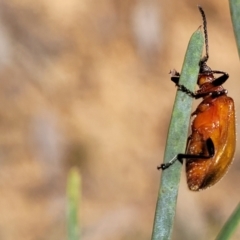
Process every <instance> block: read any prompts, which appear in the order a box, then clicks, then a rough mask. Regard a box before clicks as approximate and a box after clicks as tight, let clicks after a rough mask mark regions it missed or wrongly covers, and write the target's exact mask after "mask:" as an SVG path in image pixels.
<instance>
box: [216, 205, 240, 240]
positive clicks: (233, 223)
mask: <svg viewBox="0 0 240 240" xmlns="http://www.w3.org/2000/svg"><path fill="white" fill-rule="evenodd" d="M239 224H240V203H239V204H238V205H237V207H236V209H235V210H234V212H233V213H232V215H231V216H230V217H229V219H228V220H227V222H226V223H225V224H224V226H223V228H222V229H221V231H220V233H219V234H218V236H217V238H216V240H228V239H230V238H231V236H232V235H233V233H234V231H235V230H236V228H237V226H238V225H239Z"/></svg>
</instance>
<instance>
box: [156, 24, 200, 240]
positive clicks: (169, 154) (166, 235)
mask: <svg viewBox="0 0 240 240" xmlns="http://www.w3.org/2000/svg"><path fill="white" fill-rule="evenodd" d="M203 43H204V38H203V35H202V32H201V30H200V29H198V30H197V31H196V32H194V33H193V35H192V37H191V39H190V41H189V44H188V48H187V52H186V55H185V59H184V64H183V67H182V71H181V77H180V82H179V83H180V84H183V85H184V86H186V87H187V88H188V89H189V90H191V91H194V88H195V86H196V81H197V78H198V73H199V61H200V58H201V55H202V49H203ZM192 101H193V99H192V98H191V97H189V96H188V95H187V94H186V93H184V92H182V91H177V95H176V98H175V103H174V107H173V112H172V119H171V122H170V126H169V130H168V138H167V143H166V149H165V155H164V162H165V163H166V162H169V160H171V159H172V158H173V157H175V156H176V155H177V154H178V153H183V152H185V147H186V141H187V135H188V126H189V120H190V115H191V106H192ZM181 166H182V164H181V163H180V162H179V161H177V162H176V163H174V164H173V165H172V166H170V167H169V168H167V169H165V170H164V171H162V176H161V184H160V187H159V192H158V199H157V206H156V212H155V220H154V226H153V233H152V240H167V239H171V233H172V228H173V221H174V216H175V209H176V201H177V195H178V185H179V181H180V172H181Z"/></svg>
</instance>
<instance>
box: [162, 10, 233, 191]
mask: <svg viewBox="0 0 240 240" xmlns="http://www.w3.org/2000/svg"><path fill="white" fill-rule="evenodd" d="M198 8H199V11H200V13H201V15H202V19H203V29H204V35H205V48H206V55H205V56H204V57H202V59H201V60H200V62H199V66H200V70H199V75H198V81H197V84H198V86H199V89H198V90H197V91H196V92H195V93H194V92H192V91H190V90H188V89H187V88H186V87H185V86H183V85H180V84H179V83H178V82H179V78H180V74H179V73H178V72H177V71H176V70H174V71H172V77H171V80H172V81H173V82H174V83H175V84H176V86H177V87H178V90H180V91H183V92H185V93H186V94H188V95H190V96H191V97H193V98H195V99H199V98H203V100H202V102H201V103H200V104H199V105H198V107H197V109H196V110H195V111H194V112H193V113H192V117H195V118H194V119H193V121H192V125H191V135H190V136H189V137H188V141H187V146H186V152H185V153H184V154H182V153H180V154H178V155H177V156H176V157H174V158H173V159H172V160H170V161H169V162H168V163H163V164H161V165H160V166H159V167H158V169H162V170H164V169H166V168H168V167H169V166H171V165H172V164H173V163H174V162H175V161H177V160H179V161H180V162H182V161H183V159H186V175H187V184H188V187H189V189H190V190H192V191H199V190H202V189H206V188H208V187H211V186H212V185H214V184H215V183H216V182H218V181H219V180H220V179H221V178H222V177H223V176H224V175H225V173H226V172H227V170H228V168H229V165H230V164H231V162H232V160H233V157H234V152H235V146H236V129H235V109H234V101H233V99H232V98H231V97H229V96H227V90H226V89H224V88H223V86H222V84H223V83H224V82H226V81H227V79H228V78H229V75H228V74H227V73H226V72H223V71H218V70H212V69H211V68H210V67H209V66H208V65H207V60H208V58H209V53H208V48H209V47H208V34H207V20H206V16H205V13H204V11H203V9H202V8H201V7H200V6H198ZM215 74H220V76H219V77H215V76H214V75H215Z"/></svg>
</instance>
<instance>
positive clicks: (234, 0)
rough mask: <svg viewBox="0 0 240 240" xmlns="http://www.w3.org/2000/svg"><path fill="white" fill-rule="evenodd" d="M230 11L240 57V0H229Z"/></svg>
mask: <svg viewBox="0 0 240 240" xmlns="http://www.w3.org/2000/svg"><path fill="white" fill-rule="evenodd" d="M229 6H230V12H231V17H232V25H233V30H234V34H235V39H236V43H237V48H238V56H239V57H240V0H229Z"/></svg>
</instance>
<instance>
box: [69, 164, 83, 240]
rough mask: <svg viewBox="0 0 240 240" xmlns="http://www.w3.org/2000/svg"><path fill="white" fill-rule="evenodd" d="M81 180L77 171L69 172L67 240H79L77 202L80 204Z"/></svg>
mask: <svg viewBox="0 0 240 240" xmlns="http://www.w3.org/2000/svg"><path fill="white" fill-rule="evenodd" d="M80 189H81V178H80V174H79V173H78V171H77V169H75V168H73V169H71V170H70V172H69V176H68V183H67V223H68V224H67V225H68V240H79V239H80V238H79V237H80V226H79V218H78V214H79V202H80Z"/></svg>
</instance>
